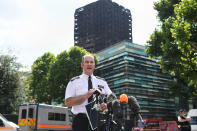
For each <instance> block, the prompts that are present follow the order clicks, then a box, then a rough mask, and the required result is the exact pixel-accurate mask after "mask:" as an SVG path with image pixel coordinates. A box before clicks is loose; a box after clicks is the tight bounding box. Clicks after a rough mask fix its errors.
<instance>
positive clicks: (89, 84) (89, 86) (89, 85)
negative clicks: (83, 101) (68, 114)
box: [88, 76, 93, 103]
mask: <svg viewBox="0 0 197 131" xmlns="http://www.w3.org/2000/svg"><path fill="white" fill-rule="evenodd" d="M90 89H92V81H91V76H89V77H88V90H90ZM92 99H93V95H92V96H90V97H89V98H88V103H90V102H91V101H92Z"/></svg>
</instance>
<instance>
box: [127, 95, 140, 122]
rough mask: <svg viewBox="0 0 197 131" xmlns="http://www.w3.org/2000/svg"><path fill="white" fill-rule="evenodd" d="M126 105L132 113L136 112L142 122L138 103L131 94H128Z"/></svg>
mask: <svg viewBox="0 0 197 131" xmlns="http://www.w3.org/2000/svg"><path fill="white" fill-rule="evenodd" d="M128 105H129V107H130V108H131V110H132V111H133V113H134V114H137V115H138V117H139V118H140V121H141V122H142V116H141V115H140V105H139V104H138V102H137V100H136V98H135V97H133V96H128Z"/></svg>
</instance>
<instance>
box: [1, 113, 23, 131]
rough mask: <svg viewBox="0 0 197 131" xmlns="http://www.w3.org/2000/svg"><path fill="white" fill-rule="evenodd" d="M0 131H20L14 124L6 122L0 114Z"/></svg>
mask: <svg viewBox="0 0 197 131" xmlns="http://www.w3.org/2000/svg"><path fill="white" fill-rule="evenodd" d="M0 131H21V129H20V128H19V126H18V125H16V124H15V123H13V122H11V121H8V120H7V119H6V118H5V117H4V116H3V115H2V114H1V113H0Z"/></svg>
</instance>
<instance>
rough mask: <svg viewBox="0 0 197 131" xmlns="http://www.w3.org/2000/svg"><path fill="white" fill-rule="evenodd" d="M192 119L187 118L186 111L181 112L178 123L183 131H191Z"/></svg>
mask: <svg viewBox="0 0 197 131" xmlns="http://www.w3.org/2000/svg"><path fill="white" fill-rule="evenodd" d="M189 122H190V117H187V116H185V113H184V110H183V109H180V110H179V116H178V123H179V127H180V130H181V131H191V126H190V123H189Z"/></svg>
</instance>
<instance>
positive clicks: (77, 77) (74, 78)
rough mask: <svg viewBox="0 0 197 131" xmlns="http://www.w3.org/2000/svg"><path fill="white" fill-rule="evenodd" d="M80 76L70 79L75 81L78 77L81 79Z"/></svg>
mask: <svg viewBox="0 0 197 131" xmlns="http://www.w3.org/2000/svg"><path fill="white" fill-rule="evenodd" d="M79 78H80V77H79V76H76V77H73V78H72V79H71V80H70V81H74V80H76V79H79Z"/></svg>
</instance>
